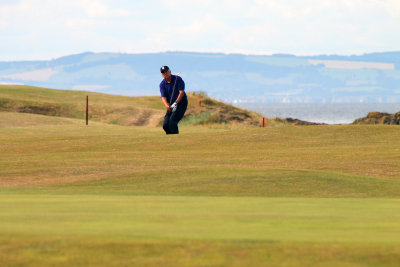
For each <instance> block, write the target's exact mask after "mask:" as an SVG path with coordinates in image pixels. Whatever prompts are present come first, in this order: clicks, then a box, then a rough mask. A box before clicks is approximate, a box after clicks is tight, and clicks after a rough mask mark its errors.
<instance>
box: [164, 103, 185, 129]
mask: <svg viewBox="0 0 400 267" xmlns="http://www.w3.org/2000/svg"><path fill="white" fill-rule="evenodd" d="M187 106H188V102H187V100H186V99H182V100H181V102H179V103H178V107H177V108H176V111H175V112H171V111H167V113H166V114H165V117H164V123H163V128H164V131H165V133H166V134H179V129H178V122H179V121H180V120H181V119H182V118H183V115H185V112H186V108H187Z"/></svg>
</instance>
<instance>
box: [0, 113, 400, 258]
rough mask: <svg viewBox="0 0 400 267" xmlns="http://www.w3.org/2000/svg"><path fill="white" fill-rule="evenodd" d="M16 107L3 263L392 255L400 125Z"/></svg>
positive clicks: (9, 133)
mask: <svg viewBox="0 0 400 267" xmlns="http://www.w3.org/2000/svg"><path fill="white" fill-rule="evenodd" d="M0 114H1V113H0ZM25 115H27V114H25ZM25 115H21V114H14V113H7V114H4V113H3V114H1V115H0V119H1V118H3V119H2V121H3V122H1V121H0V127H2V128H0V151H1V156H0V265H1V266H8V265H10V266H11V265H18V264H20V265H28V264H29V265H33V266H43V265H54V264H56V265H64V266H71V265H82V266H84V265H85V266H86V265H92V266H101V265H104V266H110V265H111V266H113V265H115V266H120V265H132V264H136V265H154V266H155V265H164V266H179V265H185V266H187V265H194V266H259V265H288V266H305V265H309V266H311V265H323V266H338V265H345V266H368V265H369V266H376V265H387V266H396V265H399V264H400V241H399V240H400V230H399V229H400V215H399V214H400V199H399V197H400V156H399V155H400V138H399V137H400V134H399V129H398V127H395V126H307V127H295V126H282V127H268V128H265V129H261V128H242V129H241V128H238V129H231V128H228V127H225V126H218V127H214V128H210V127H193V126H184V127H182V128H181V134H180V135H179V136H165V135H164V134H163V133H162V130H161V129H160V128H153V127H123V126H117V125H108V124H101V123H96V124H91V125H89V126H88V127H85V126H83V125H82V124H80V122H82V121H79V120H73V119H68V120H65V121H60V120H57V123H56V122H55V121H52V119H49V118H43V117H37V116H38V115H27V116H29V120H25V124H23V125H22V127H15V126H16V123H11V122H9V121H8V122H7V119H8V118H19V119H20V120H21V121H24V119H23V118H22V117H19V116H25ZM26 121H30V123H28V122H26ZM56 124H57V125H56ZM19 125H20V126H21V124H19ZM33 125H36V126H33Z"/></svg>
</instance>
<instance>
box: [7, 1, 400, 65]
mask: <svg viewBox="0 0 400 267" xmlns="http://www.w3.org/2000/svg"><path fill="white" fill-rule="evenodd" d="M399 27H400V1H398V0H380V1H377V0H352V1H348V0H302V1H298V0H281V1H275V0H249V1H245V0H221V1H211V0H204V1H190V0H148V1H128V0H114V1H112V0H68V1H67V0H58V1H50V0H20V1H5V2H4V1H1V2H0V34H1V36H2V38H3V39H5V40H7V41H6V42H2V43H0V49H1V50H2V51H7V53H6V54H4V55H2V56H3V59H1V58H0V60H4V58H5V57H7V56H8V57H9V58H10V59H14V58H17V57H22V58H28V59H29V58H35V57H43V58H49V57H54V56H61V55H65V54H70V53H78V52H82V51H94V52H98V51H114V52H115V51H123V52H156V51H166V50H184V51H211V52H212V51H213V52H241V51H246V52H248V53H254V54H260V53H270V52H275V53H296V54H316V53H337V54H343V53H346V54H349V53H364V52H372V51H384V50H398V47H400V33H399V31H398V28H399Z"/></svg>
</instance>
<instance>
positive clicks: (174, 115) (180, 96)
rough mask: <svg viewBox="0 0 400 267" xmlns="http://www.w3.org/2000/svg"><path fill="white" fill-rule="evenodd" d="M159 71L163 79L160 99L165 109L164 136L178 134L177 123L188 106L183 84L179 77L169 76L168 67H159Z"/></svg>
mask: <svg viewBox="0 0 400 267" xmlns="http://www.w3.org/2000/svg"><path fill="white" fill-rule="evenodd" d="M160 71H161V75H162V76H163V78H164V79H163V80H162V81H161V83H160V93H161V99H162V102H163V103H164V106H165V108H166V109H167V113H166V114H165V117H164V123H163V128H164V131H165V133H166V134H179V129H178V122H179V121H180V120H181V119H182V118H183V115H185V111H186V108H187V105H188V101H187V96H186V93H185V82H184V81H183V80H182V78H181V77H179V76H177V75H171V70H170V69H169V68H168V66H163V67H161V69H160ZM171 103H172V104H171Z"/></svg>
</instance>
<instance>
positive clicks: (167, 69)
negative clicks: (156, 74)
mask: <svg viewBox="0 0 400 267" xmlns="http://www.w3.org/2000/svg"><path fill="white" fill-rule="evenodd" d="M160 71H161V73H166V72H167V71H169V68H168V66H162V67H161V69H160Z"/></svg>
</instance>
